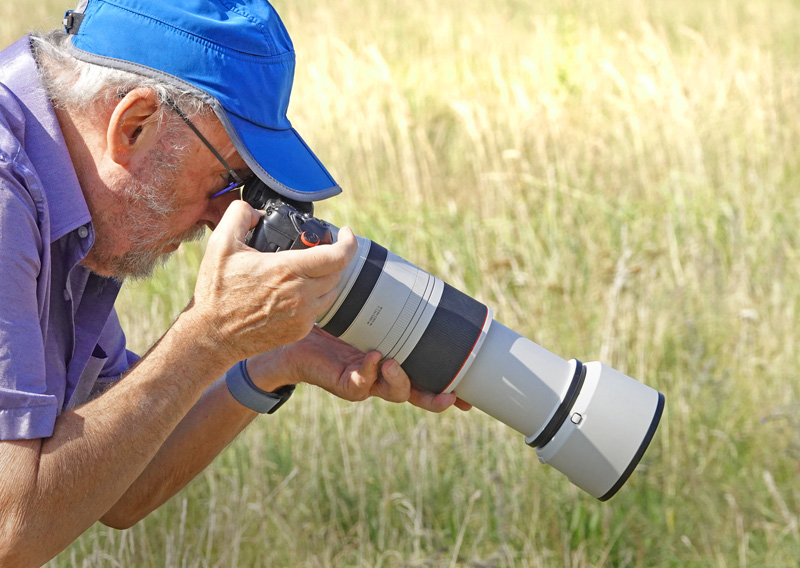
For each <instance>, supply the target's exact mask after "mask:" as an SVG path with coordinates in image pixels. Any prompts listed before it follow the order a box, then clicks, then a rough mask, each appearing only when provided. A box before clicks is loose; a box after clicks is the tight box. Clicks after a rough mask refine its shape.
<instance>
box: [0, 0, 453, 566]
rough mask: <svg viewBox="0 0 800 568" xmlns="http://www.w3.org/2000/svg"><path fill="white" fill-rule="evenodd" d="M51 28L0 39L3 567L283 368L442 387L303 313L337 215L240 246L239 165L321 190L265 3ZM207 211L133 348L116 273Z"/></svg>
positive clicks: (335, 263)
mask: <svg viewBox="0 0 800 568" xmlns="http://www.w3.org/2000/svg"><path fill="white" fill-rule="evenodd" d="M65 28H66V33H65V32H60V31H59V32H53V33H50V34H49V35H46V36H38V37H33V38H31V37H25V38H23V39H21V40H20V41H18V42H17V43H15V44H14V45H12V46H10V47H8V48H6V49H5V50H4V51H3V52H2V53H0V215H2V221H0V245H1V246H0V266H2V267H3V270H2V273H0V321H1V322H2V323H1V324H0V565H2V566H28V565H38V564H42V563H44V562H46V561H47V560H48V559H49V558H51V557H53V556H54V555H56V554H57V553H58V552H59V551H60V550H62V549H63V548H64V547H65V546H67V545H68V544H69V543H70V542H71V541H72V540H74V539H75V538H76V537H77V536H78V535H80V534H81V533H82V532H83V531H84V530H85V529H86V528H87V527H89V526H90V525H92V524H93V523H94V522H95V521H97V520H98V519H99V520H101V521H102V522H104V523H106V524H108V525H110V526H113V527H128V526H130V525H132V524H133V523H135V522H137V521H138V520H139V519H141V518H142V517H144V516H145V515H147V514H148V513H149V512H150V511H152V510H153V509H155V508H156V507H158V506H159V505H161V504H162V503H163V502H164V501H165V500H167V499H168V498H169V497H170V496H171V495H173V494H174V493H175V492H176V491H178V490H179V489H180V488H181V487H183V486H184V485H185V484H186V483H187V482H188V481H189V480H190V479H192V478H193V477H194V476H195V475H196V474H197V473H198V472H200V471H201V470H202V469H203V468H204V467H205V466H206V465H207V464H208V463H209V462H210V461H211V460H212V459H213V458H214V457H215V456H216V455H217V453H218V452H219V451H220V450H221V449H222V448H223V447H224V446H225V445H226V444H227V443H229V442H230V440H232V439H233V438H234V437H235V436H236V435H237V434H238V433H239V432H240V431H241V430H242V429H243V428H244V427H245V426H246V425H247V424H248V423H250V422H251V421H252V420H253V419H254V418H255V417H256V416H257V415H258V413H265V412H272V411H274V410H275V409H276V408H277V407H278V406H280V404H282V403H283V402H285V400H286V399H287V398H288V397H289V395H290V394H291V390H292V389H293V388H294V387H293V386H294V384H296V383H298V382H301V381H305V382H308V383H312V384H316V385H318V386H321V387H322V388H324V389H326V390H328V391H330V392H332V393H334V394H336V395H338V396H341V397H343V398H345V399H348V400H361V399H364V398H366V397H367V396H370V395H373V396H379V397H382V398H384V399H387V400H390V401H398V402H399V401H407V400H410V401H411V402H412V403H413V404H416V405H417V406H420V407H423V408H426V409H428V410H432V411H441V410H444V409H445V408H447V407H449V406H450V405H452V404H453V403H454V402H455V397H454V395H445V394H442V395H438V396H434V395H432V394H426V393H421V392H418V391H416V390H415V389H413V388H412V387H411V386H410V383H409V380H408V377H407V376H406V375H405V374H404V373H403V371H402V370H401V369H400V367H399V365H397V364H396V363H395V362H393V361H385V362H383V363H381V356H380V354H379V353H377V352H373V353H368V354H366V355H365V354H363V353H360V352H358V351H356V350H355V349H353V348H351V347H349V346H347V345H345V344H343V343H341V342H340V341H338V340H336V339H333V338H332V337H330V336H327V335H325V334H324V333H323V332H321V331H319V330H317V329H316V328H315V327H314V321H315V319H316V318H317V316H318V315H319V314H320V313H322V312H323V311H324V310H326V309H327V308H328V307H329V306H330V305H331V304H332V302H333V300H334V296H335V286H336V283H337V282H338V278H339V272H340V271H341V270H342V269H343V268H344V267H346V266H347V264H348V263H349V261H350V259H351V258H352V256H353V254H354V251H355V247H356V244H355V239H354V237H353V235H352V233H351V232H349V231H348V230H342V231H341V232H340V234H339V240H338V242H337V243H336V244H334V245H330V246H323V247H317V248H314V249H309V250H305V251H288V252H283V253H280V254H264V253H259V252H257V251H255V250H253V249H251V248H249V247H248V246H246V245H245V242H244V239H245V235H246V233H247V231H248V230H249V229H250V228H252V227H253V226H254V225H255V223H256V222H257V220H258V218H259V214H258V213H257V212H256V211H254V210H253V209H252V208H251V207H250V206H249V205H247V204H246V203H244V202H243V201H239V200H236V198H235V196H236V192H235V191H233V190H235V189H238V188H239V187H240V186H241V184H242V180H246V179H247V178H248V177H250V176H253V175H255V176H258V177H259V178H261V179H262V180H263V181H264V182H265V183H267V184H268V185H269V186H270V187H272V188H273V189H275V190H276V191H278V192H280V193H282V194H284V195H285V196H287V197H291V198H294V199H300V200H306V201H308V200H314V199H319V198H324V197H328V196H331V195H335V194H336V193H338V192H339V191H340V190H339V188H338V186H337V185H336V183H335V182H334V181H333V179H332V178H331V176H330V175H329V174H328V172H327V171H326V170H325V168H324V167H323V166H322V165H321V164H320V163H319V161H318V160H317V159H316V157H315V156H314V155H313V154H312V153H311V151H310V150H309V149H308V147H307V146H306V145H305V144H304V142H303V141H302V139H301V138H300V137H299V135H298V134H297V133H296V132H295V131H294V130H293V129H292V128H291V125H290V123H289V121H288V120H287V118H286V107H287V104H288V99H289V92H290V89H291V82H292V75H293V69H294V52H293V49H292V45H291V41H290V39H289V36H288V34H287V32H286V30H285V29H284V27H283V25H282V23H281V22H280V20H279V18H278V16H277V14H276V13H275V12H274V10H273V9H272V7H271V6H270V5H269V4H267V2H266V1H265V0H226V1H223V0H171V1H170V2H164V1H163V0H114V1H113V3H112V2H111V1H110V0H84V1H83V2H82V3H81V5H80V6H79V7H78V9H77V10H76V11H74V12H70V13H68V14H67V16H66V18H65ZM205 227H209V228H211V229H213V230H214V232H213V234H212V236H211V238H210V240H209V243H208V247H207V250H206V253H205V256H204V258H203V262H202V265H201V268H200V273H199V276H198V279H197V285H196V288H195V293H194V296H193V297H192V299H191V301H190V302H189V304H188V306H187V307H186V309H185V310H184V311H183V312H182V313H181V314H180V316H179V317H178V318H177V320H176V321H175V323H174V324H173V325H172V326H171V327H170V329H169V330H168V331H167V332H166V333H165V334H164V336H163V337H162V338H161V339H160V340H159V341H158V342H157V343H156V344H155V345H154V346H153V347H152V348H151V350H150V351H149V352H148V353H147V354H146V355H145V356H144V357H142V358H141V359H139V358H138V357H137V356H135V355H133V354H132V353H130V352H128V351H127V350H126V349H125V338H124V335H123V333H122V330H121V329H120V325H119V322H118V320H117V316H116V314H115V312H114V307H113V306H114V301H115V298H116V296H117V292H118V290H119V285H120V281H121V280H122V279H124V278H126V277H144V276H146V275H148V274H149V273H150V272H151V271H152V269H153V267H154V266H156V265H157V264H158V263H159V262H160V261H162V260H163V258H164V257H165V256H166V255H168V254H169V253H170V252H172V251H174V250H175V249H177V248H178V246H179V245H180V243H181V242H182V241H185V240H188V239H192V238H196V237H198V236H200V235H201V234H202V233H203V231H204V228H205ZM220 377H221V378H220ZM232 393H233V394H232Z"/></svg>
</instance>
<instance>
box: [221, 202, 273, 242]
mask: <svg viewBox="0 0 800 568" xmlns="http://www.w3.org/2000/svg"><path fill="white" fill-rule="evenodd" d="M260 218H261V214H260V213H259V212H258V211H256V210H255V209H253V208H252V207H251V206H250V204H249V203H247V202H246V201H234V202H233V203H231V204H230V206H229V207H228V208H227V209H226V210H225V213H224V214H223V215H222V219H220V221H219V224H218V225H217V228H216V229H214V232H213V233H212V234H211V237H212V238H214V235H217V237H216V239H217V240H218V239H219V238H220V237H225V236H227V237H232V238H234V239H235V240H237V241H240V242H242V243H244V240H245V237H246V236H247V232H248V231H249V230H250V229H252V228H253V227H255V226H256V223H258V220H259V219H260Z"/></svg>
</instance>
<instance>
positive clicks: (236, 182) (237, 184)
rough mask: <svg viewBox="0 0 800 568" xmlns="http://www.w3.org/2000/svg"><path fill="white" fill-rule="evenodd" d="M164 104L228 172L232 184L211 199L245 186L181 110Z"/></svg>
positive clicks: (168, 101)
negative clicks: (181, 120)
mask: <svg viewBox="0 0 800 568" xmlns="http://www.w3.org/2000/svg"><path fill="white" fill-rule="evenodd" d="M164 102H165V104H166V105H167V106H168V107H169V108H171V109H172V110H174V111H175V113H176V114H177V115H178V116H180V117H181V118H182V119H183V122H185V123H186V124H187V125H188V126H189V128H191V129H192V132H194V133H195V134H197V137H198V138H199V139H200V141H201V142H202V143H203V144H205V145H206V148H208V149H209V150H211V153H212V154H214V157H215V158H216V159H217V160H219V163H220V164H222V165H223V166H224V167H225V169H226V170H228V173H229V174H230V176H231V179H233V181H232V182H230V183H229V184H228V185H227V186H225V188H224V189H222V190H221V191H218V192H217V193H215V194H214V195H212V196H211V199H214V198H215V197H219V196H220V195H224V194H226V193H228V192H230V191H236V190H238V189H241V188H242V187H243V186H244V184H245V180H243V179H242V178H241V177H239V175H238V174H237V173H236V172H235V171H233V168H231V167H230V166H229V165H228V162H226V161H225V158H223V157H222V156H221V155H220V153H219V152H217V151H216V150H215V149H214V147H213V146H212V145H211V143H210V142H209V141H208V140H206V137H205V136H203V135H202V134H200V131H199V130H197V127H196V126H195V125H194V124H192V121H191V120H189V118H188V117H187V116H186V115H185V114H183V112H182V111H181V109H179V108H178V106H177V105H176V104H175V103H174V102H172V101H170V100H167V101H164Z"/></svg>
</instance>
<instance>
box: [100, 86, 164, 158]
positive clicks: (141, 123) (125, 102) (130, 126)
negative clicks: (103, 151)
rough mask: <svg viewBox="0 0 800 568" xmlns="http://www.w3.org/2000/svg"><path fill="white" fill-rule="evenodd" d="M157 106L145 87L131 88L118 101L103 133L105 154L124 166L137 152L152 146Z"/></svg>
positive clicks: (156, 126)
mask: <svg viewBox="0 0 800 568" xmlns="http://www.w3.org/2000/svg"><path fill="white" fill-rule="evenodd" d="M159 107H160V104H159V101H158V97H157V96H156V94H155V92H154V91H152V90H150V89H146V88H140V89H134V90H133V91H131V92H129V93H128V94H126V95H125V96H124V97H122V98H121V99H120V100H119V102H118V103H117V106H116V107H115V108H114V111H113V112H112V113H111V119H110V120H109V123H108V130H107V132H106V143H107V145H108V146H107V147H108V153H109V155H110V157H111V159H112V160H114V162H116V163H117V164H119V165H122V166H124V165H127V164H129V163H130V162H131V160H132V159H133V158H134V156H136V155H137V154H138V153H140V152H142V151H147V150H150V149H151V148H152V147H153V146H154V145H155V143H156V141H157V137H158V126H159V124H158V123H159V121H158V111H159Z"/></svg>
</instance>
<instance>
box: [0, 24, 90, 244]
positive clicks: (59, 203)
mask: <svg viewBox="0 0 800 568" xmlns="http://www.w3.org/2000/svg"><path fill="white" fill-rule="evenodd" d="M30 42H31V39H30V36H25V37H23V38H22V39H20V40H19V41H17V42H16V43H14V44H12V45H11V46H9V47H8V48H6V49H5V50H3V51H2V52H1V53H0V82H2V83H3V84H4V85H6V87H7V88H8V89H9V90H10V91H11V92H12V93H14V94H15V95H16V96H17V98H18V99H19V102H20V106H21V107H22V108H23V111H24V113H25V133H24V139H23V140H21V142H22V144H23V147H24V148H25V153H26V154H27V155H28V159H29V160H30V161H31V163H32V164H33V167H34V168H35V170H36V174H37V175H38V176H39V179H40V180H41V182H42V191H43V192H44V194H45V196H46V199H47V203H48V208H49V211H50V238H51V242H53V241H56V240H57V239H59V238H61V237H62V236H64V235H65V234H67V233H69V232H71V231H74V230H75V229H77V228H78V227H80V226H81V225H85V224H87V223H89V222H90V221H91V217H90V215H89V208H88V207H87V205H86V199H85V198H84V196H83V191H82V190H81V186H80V184H79V183H78V176H77V174H76V173H75V168H74V166H73V165H72V160H71V159H70V155H69V151H68V150H67V145H66V142H65V141H64V136H63V134H62V133H61V127H60V126H59V124H58V119H57V118H56V114H55V110H54V109H53V105H52V103H51V102H50V99H49V98H48V96H47V93H46V91H45V88H44V85H43V84H42V80H41V78H40V74H39V68H38V66H37V64H36V60H35V59H34V57H33V52H32V51H31V43H30Z"/></svg>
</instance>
